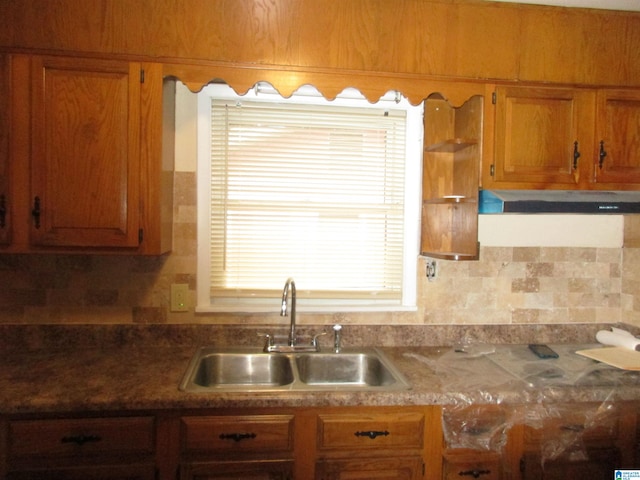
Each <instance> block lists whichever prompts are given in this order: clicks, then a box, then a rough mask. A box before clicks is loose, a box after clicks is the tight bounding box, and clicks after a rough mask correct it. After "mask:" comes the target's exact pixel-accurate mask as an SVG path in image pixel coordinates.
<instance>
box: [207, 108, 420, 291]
mask: <svg viewBox="0 0 640 480" xmlns="http://www.w3.org/2000/svg"><path fill="white" fill-rule="evenodd" d="M247 97H249V95H247ZM209 102H210V131H209V132H208V133H209V145H210V169H209V175H208V177H209V178H208V188H209V190H210V199H209V204H208V209H209V215H208V222H209V230H210V236H209V246H208V248H209V251H208V255H207V257H208V283H209V292H208V294H209V296H210V299H211V302H212V303H214V304H215V303H216V302H218V303H228V302H229V301H231V302H238V301H239V302H241V303H242V302H245V303H247V302H248V303H251V302H252V301H255V302H260V299H262V298H271V299H273V298H277V297H278V295H279V294H280V292H281V290H282V286H283V285H284V281H285V280H286V278H288V277H293V278H294V279H295V281H296V285H297V287H298V298H299V299H300V301H302V302H304V301H305V299H310V300H311V301H313V300H314V299H325V300H327V299H331V300H332V301H335V302H338V303H340V302H344V303H346V304H349V302H353V301H355V302H362V301H365V302H377V303H382V304H384V303H388V304H401V302H402V294H403V280H404V276H403V275H404V273H405V272H404V267H405V261H404V255H405V251H404V250H405V230H406V228H405V223H406V222H405V220H406V218H405V215H406V211H405V210H406V209H405V193H406V192H405V182H406V172H405V163H406V142H407V138H406V132H407V128H406V111H405V110H402V109H385V108H372V107H371V105H367V106H366V107H362V108H358V107H352V106H350V107H341V106H335V105H331V106H327V105H314V104H296V103H293V102H287V103H281V102H260V101H256V100H254V99H251V98H249V99H246V98H243V99H241V100H229V99H227V100H224V99H216V98H210V99H209ZM199 260H200V259H199ZM202 267H203V265H200V266H199V268H202ZM412 275H413V276H415V270H414V271H413V272H412ZM200 278H202V277H201V276H199V279H200ZM199 281H200V280H199Z"/></svg>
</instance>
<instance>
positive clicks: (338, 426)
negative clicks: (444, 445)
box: [315, 409, 425, 480]
mask: <svg viewBox="0 0 640 480" xmlns="http://www.w3.org/2000/svg"><path fill="white" fill-rule="evenodd" d="M356 412H357V411H351V412H349V411H344V412H340V411H338V412H327V413H324V412H323V413H320V414H319V415H318V416H317V434H316V437H317V462H316V472H315V478H316V480H352V479H353V480H355V479H362V480H364V479H374V478H375V479H380V480H386V479H388V480H391V479H401V480H418V479H422V478H423V475H424V473H423V472H424V454H423V447H424V437H425V413H424V411H420V410H412V409H406V410H405V411H403V410H395V411H384V410H378V411H375V410H370V411H369V412H367V411H362V412H358V413H356Z"/></svg>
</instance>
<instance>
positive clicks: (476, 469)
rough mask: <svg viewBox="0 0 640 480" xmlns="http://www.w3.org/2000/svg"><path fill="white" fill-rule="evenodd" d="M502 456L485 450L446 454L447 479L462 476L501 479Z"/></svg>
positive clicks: (491, 479) (445, 472)
mask: <svg viewBox="0 0 640 480" xmlns="http://www.w3.org/2000/svg"><path fill="white" fill-rule="evenodd" d="M500 463H501V462H500V456H499V455H498V454H492V453H484V452H477V453H476V452H469V453H464V454H457V453H456V454H446V455H445V457H444V475H443V478H444V479H445V480H455V479H457V480H459V479H461V478H481V479H482V480H500V478H501V473H500Z"/></svg>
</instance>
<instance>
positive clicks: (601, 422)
mask: <svg viewBox="0 0 640 480" xmlns="http://www.w3.org/2000/svg"><path fill="white" fill-rule="evenodd" d="M618 421H619V418H618V416H617V415H616V414H615V413H614V412H612V413H611V414H607V413H605V414H600V413H598V411H597V410H595V409H594V408H593V407H592V408H587V407H585V406H577V405H574V406H572V407H571V408H569V407H563V408H562V409H559V410H558V412H554V415H550V416H549V417H547V418H545V419H544V421H543V422H542V425H541V428H534V427H532V426H527V427H526V428H525V445H528V446H537V445H538V444H540V443H545V442H548V441H552V442H557V441H558V440H559V439H569V440H570V439H572V438H580V439H581V440H583V441H586V442H589V441H597V442H598V443H599V444H612V443H613V441H614V440H615V439H616V438H617V437H618Z"/></svg>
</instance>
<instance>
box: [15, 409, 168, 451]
mask: <svg viewBox="0 0 640 480" xmlns="http://www.w3.org/2000/svg"><path fill="white" fill-rule="evenodd" d="M8 443H9V457H10V458H20V457H30V456H78V455H83V456H84V455H113V454H150V453H153V451H154V449H155V441H154V420H153V418H152V417H131V418H128V417H127V418H86V419H65V420H17V421H11V422H9V442H8Z"/></svg>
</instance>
